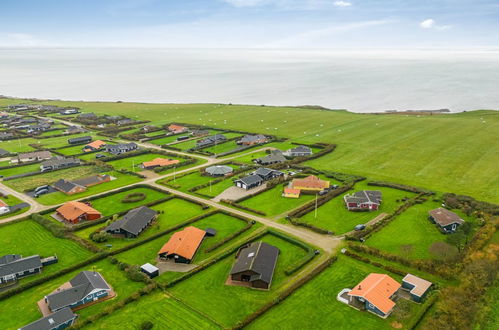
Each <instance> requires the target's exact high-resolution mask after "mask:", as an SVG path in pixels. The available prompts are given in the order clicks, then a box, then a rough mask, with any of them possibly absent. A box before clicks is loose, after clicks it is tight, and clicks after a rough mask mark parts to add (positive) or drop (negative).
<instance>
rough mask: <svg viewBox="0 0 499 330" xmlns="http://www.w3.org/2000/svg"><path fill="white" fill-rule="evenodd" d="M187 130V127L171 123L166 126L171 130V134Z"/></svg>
mask: <svg viewBox="0 0 499 330" xmlns="http://www.w3.org/2000/svg"><path fill="white" fill-rule="evenodd" d="M188 130H189V128H187V127H185V126H181V125H175V124H171V125H170V126H168V131H170V132H172V133H173V134H179V133H184V132H187V131H188Z"/></svg>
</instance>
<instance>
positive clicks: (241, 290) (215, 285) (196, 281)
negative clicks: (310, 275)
mask: <svg viewBox="0 0 499 330" xmlns="http://www.w3.org/2000/svg"><path fill="white" fill-rule="evenodd" d="M262 241H264V242H267V243H269V244H272V245H274V246H276V247H278V248H279V250H280V255H279V259H278V261H277V265H276V269H275V272H274V277H273V280H272V287H271V289H270V290H269V291H261V290H253V289H250V288H245V287H240V286H228V285H225V281H226V280H227V277H228V275H229V272H230V269H231V268H232V265H233V263H234V260H235V259H234V256H229V257H227V258H225V259H223V260H221V261H219V262H218V263H216V264H214V265H212V266H210V267H209V268H207V269H205V270H203V271H201V272H200V273H198V274H196V275H194V276H193V277H191V278H190V279H188V280H186V281H183V282H181V283H179V284H177V285H176V286H174V287H173V288H172V289H171V291H170V292H171V293H172V294H173V295H174V296H175V297H177V298H178V299H181V300H182V301H183V302H185V303H186V304H187V305H189V306H191V307H192V308H194V309H195V310H199V311H201V312H203V313H205V314H207V315H210V316H211V317H212V318H213V319H215V320H216V321H217V322H218V323H220V324H222V325H223V326H224V327H231V326H234V325H235V324H236V323H237V322H238V321H240V320H242V319H244V317H246V316H248V315H249V314H251V313H252V312H254V311H255V310H257V309H258V308H260V307H261V306H262V305H263V304H265V303H266V302H268V301H270V300H271V299H273V298H274V297H275V296H276V295H275V292H276V290H277V289H278V288H279V287H280V285H282V284H283V282H284V281H285V280H287V279H289V278H288V277H287V276H286V275H285V274H284V270H285V269H286V268H287V267H288V266H290V265H292V264H294V263H296V262H297V261H298V260H300V259H301V258H303V257H304V256H305V254H306V252H305V251H304V250H303V249H302V248H300V247H298V246H296V245H293V244H291V243H289V242H287V241H284V240H283V239H281V238H278V237H275V236H273V235H266V236H264V237H263V238H262ZM280 322H282V319H281V320H280ZM309 324H310V323H309Z"/></svg>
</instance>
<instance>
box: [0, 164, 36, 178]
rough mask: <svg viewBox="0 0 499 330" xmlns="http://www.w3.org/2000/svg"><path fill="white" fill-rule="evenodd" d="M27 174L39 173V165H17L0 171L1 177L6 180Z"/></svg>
mask: <svg viewBox="0 0 499 330" xmlns="http://www.w3.org/2000/svg"><path fill="white" fill-rule="evenodd" d="M29 172H40V163H36V164H28V165H19V166H16V167H11V168H6V169H3V170H0V175H3V177H4V178H6V177H8V176H12V175H18V174H23V173H29Z"/></svg>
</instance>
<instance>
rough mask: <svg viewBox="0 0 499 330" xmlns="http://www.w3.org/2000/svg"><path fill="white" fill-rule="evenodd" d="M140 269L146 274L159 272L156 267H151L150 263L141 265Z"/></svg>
mask: <svg viewBox="0 0 499 330" xmlns="http://www.w3.org/2000/svg"><path fill="white" fill-rule="evenodd" d="M140 268H141V269H143V270H145V271H146V272H148V273H154V272H157V271H159V268H158V267H156V266H154V265H151V264H150V263H147V264H143V265H142V266H140Z"/></svg>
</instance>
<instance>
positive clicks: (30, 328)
mask: <svg viewBox="0 0 499 330" xmlns="http://www.w3.org/2000/svg"><path fill="white" fill-rule="evenodd" d="M77 316H78V315H76V314H75V313H73V311H72V310H71V308H69V307H66V308H63V309H61V310H58V311H57V312H55V313H52V314H50V315H47V316H45V317H42V318H41V319H38V320H36V321H35V322H33V323H30V324H28V325H25V326H24V327H22V328H20V330H53V329H57V328H58V327H59V326H60V325H62V324H64V323H66V322H68V321H70V320H73V319H75V318H76V317H77Z"/></svg>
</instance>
